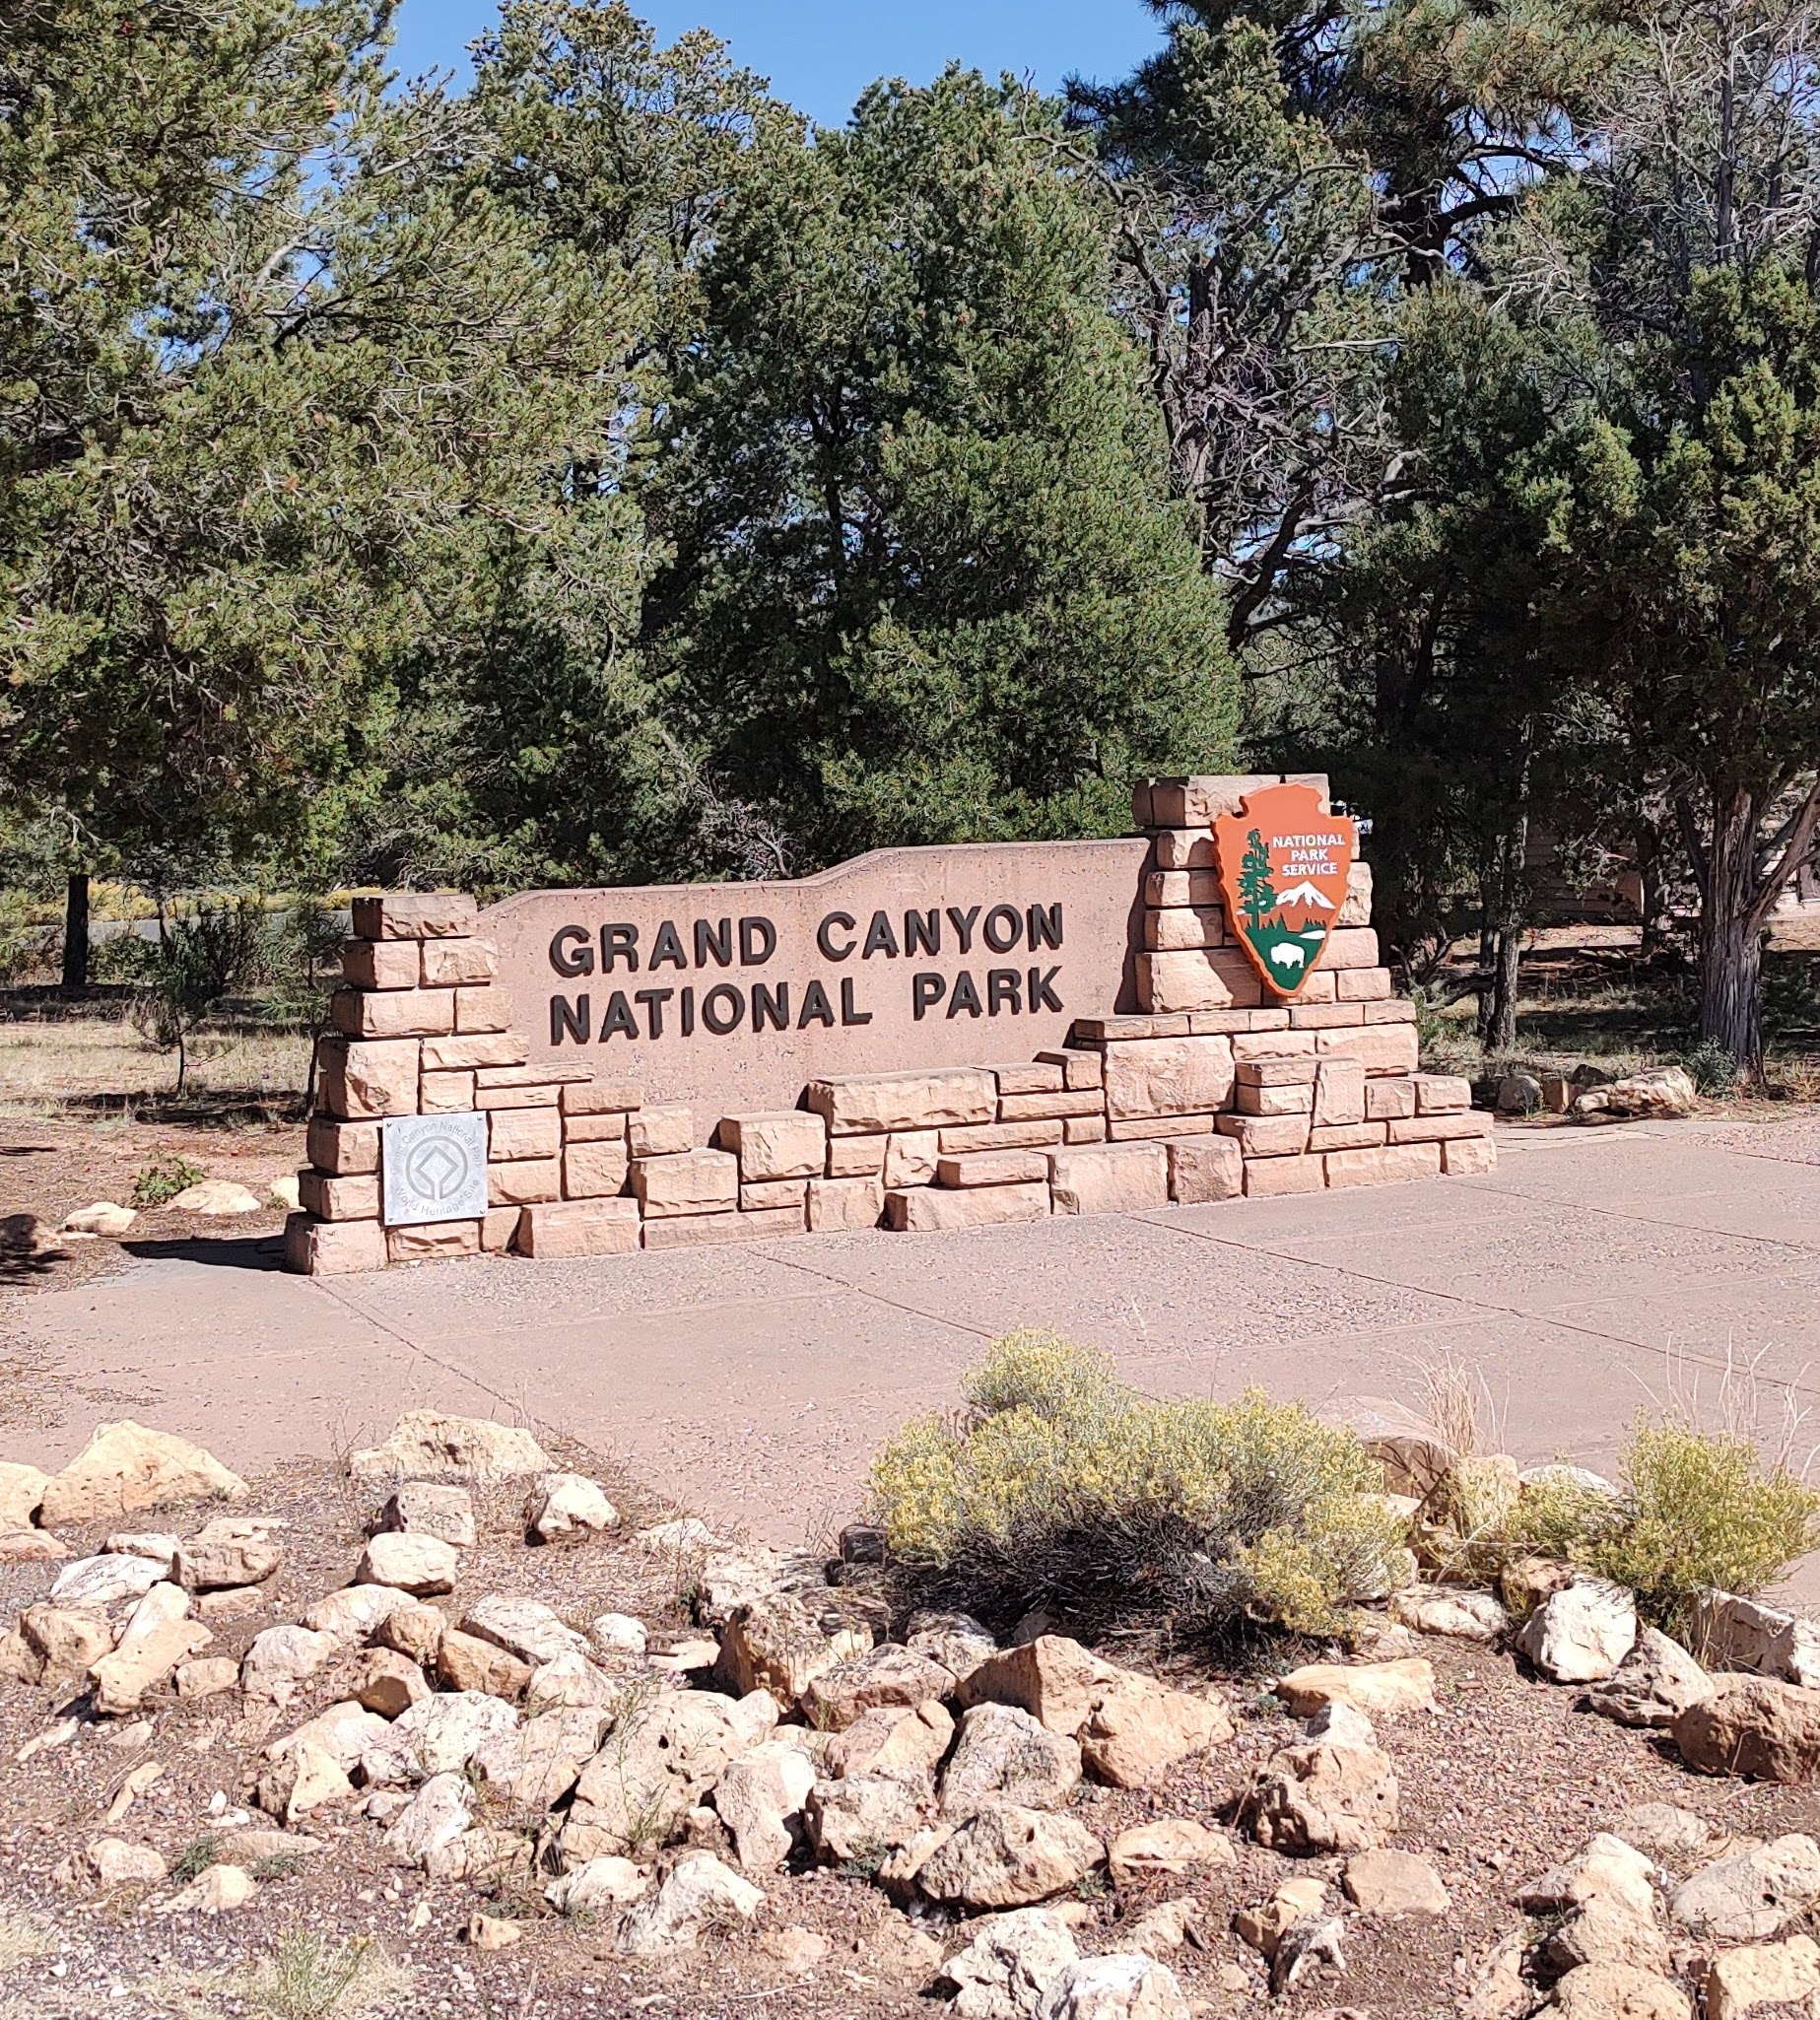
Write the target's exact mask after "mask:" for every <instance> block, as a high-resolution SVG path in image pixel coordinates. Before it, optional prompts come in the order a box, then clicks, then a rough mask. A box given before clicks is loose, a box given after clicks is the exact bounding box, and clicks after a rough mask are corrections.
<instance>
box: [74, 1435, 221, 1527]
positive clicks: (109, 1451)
mask: <svg viewBox="0 0 1820 2020" xmlns="http://www.w3.org/2000/svg"><path fill="white" fill-rule="evenodd" d="M246 1493H248V1487H246V1483H244V1481H242V1479H240V1477H238V1474H236V1472H229V1468H227V1466H225V1464H220V1460H218V1458H214V1456H212V1454H210V1452H204V1450H202V1447H200V1445H190V1441H188V1439H173V1437H169V1432H164V1430H148V1428H146V1426H144V1424H135V1422H133V1420H131V1418H123V1420H121V1422H117V1424H103V1426H101V1428H99V1430H97V1432H95V1437H93V1439H91V1441H89V1443H87V1447H85V1448H83V1452H81V1454H79V1456H77V1458H73V1460H71V1462H69V1464H67V1466H65V1468H63V1470H60V1472H54V1474H52V1477H50V1479H48V1481H46V1483H44V1495H42V1501H40V1505H38V1521H40V1525H42V1527H46V1529H58V1527H63V1525H65V1523H87V1521H107V1519H109V1517H113V1515H127V1513H131V1511H133V1509H150V1507H160V1505H164V1503H169V1501H244V1497H246Z"/></svg>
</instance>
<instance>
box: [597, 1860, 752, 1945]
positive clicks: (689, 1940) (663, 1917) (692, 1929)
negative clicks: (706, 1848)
mask: <svg viewBox="0 0 1820 2020" xmlns="http://www.w3.org/2000/svg"><path fill="white" fill-rule="evenodd" d="M764 1905H765V1896H764V1895H763V1894H762V1893H761V1892H760V1891H759V1889H758V1888H757V1887H755V1886H754V1885H753V1884H752V1882H751V1881H750V1880H744V1879H741V1878H740V1876H739V1874H738V1873H736V1872H734V1871H732V1870H731V1869H730V1868H729V1867H727V1866H724V1865H722V1864H721V1862H720V1860H719V1859H717V1858H716V1857H715V1856H714V1855H713V1853H712V1852H684V1853H683V1854H682V1856H681V1857H680V1858H679V1859H678V1860H677V1861H676V1863H675V1864H674V1865H673V1866H672V1867H671V1868H670V1870H669V1872H668V1874H667V1875H666V1876H665V1878H664V1880H663V1882H662V1884H661V1885H660V1886H659V1887H658V1888H657V1889H656V1891H655V1892H654V1893H649V1894H646V1895H645V1896H644V1898H643V1899H642V1900H640V1901H637V1902H635V1903H634V1904H633V1905H632V1907H631V1908H629V1909H627V1911H626V1912H625V1913H624V1914H623V1915H622V1916H621V1917H620V1919H619V1924H618V1926H617V1928H616V1929H615V1931H614V1936H613V1947H614V1948H615V1949H616V1950H618V1951H619V1952H620V1954H621V1955H622V1956H626V1957H655V1956H662V1955H663V1954H664V1953H665V1952H667V1951H671V1950H693V1949H694V1948H695V1946H696V1940H697V1938H698V1937H699V1936H700V1935H701V1933H702V1931H703V1930H704V1929H706V1928H708V1927H710V1926H713V1925H715V1924H717V1923H723V1922H728V1921H751V1920H753V1919H755V1918H756V1917H757V1915H758V1912H759V1910H760V1909H761V1908H763V1907H764Z"/></svg>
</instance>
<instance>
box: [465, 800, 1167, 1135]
mask: <svg viewBox="0 0 1820 2020" xmlns="http://www.w3.org/2000/svg"><path fill="white" fill-rule="evenodd" d="M1149 852H1150V843H1149V841H1148V839H1147V838H1145V837H1143V836H1132V837H1129V838H1127V839H1125V840H1122V841H1116V842H982V843H964V844H958V845H955V846H950V847H938V848H895V849H881V850H879V851H877V852H875V853H874V854H871V855H864V856H859V857H857V858H855V859H854V860H853V861H852V862H848V863H842V864H840V865H839V866H838V867H837V868H835V869H831V870H825V871H823V872H822V873H821V874H820V875H819V876H814V877H804V878H801V879H798V880H796V881H793V882H788V883H758V884H744V883H742V884H683V885H654V886H653V885H645V886H640V887H622V888H616V889H610V890H595V891H534V892H527V893H525V894H523V895H522V896H519V897H515V898H508V899H506V901H505V902H504V903H503V904H501V905H497V906H494V907H493V908H492V909H489V910H487V911H485V912H483V913H482V914H481V917H480V924H479V929H480V931H481V933H482V934H484V935H485V936H486V937H487V938H489V939H491V940H492V941H493V942H494V943H495V944H496V945H497V946H498V948H499V952H500V976H499V979H500V981H501V982H502V983H504V984H505V985H506V988H508V989H509V990H510V992H511V998H512V1004H513V1009H514V1023H515V1025H516V1028H517V1029H519V1030H521V1031H523V1032H525V1033H526V1035H527V1036H528V1038H529V1040H530V1043H531V1056H532V1058H533V1059H534V1060H537V1061H542V1062H547V1063H550V1064H553V1065H559V1066H586V1067H587V1068H589V1069H590V1070H591V1071H592V1072H593V1073H594V1074H595V1075H597V1076H600V1077H603V1078H606V1077H617V1076H624V1077H625V1078H627V1079H633V1080H637V1081H639V1082H640V1084H641V1085H642V1087H643V1089H644V1099H645V1101H646V1102H647V1103H648V1102H691V1103H694V1104H695V1105H696V1107H697V1110H698V1115H697V1120H698V1124H699V1126H700V1128H701V1130H702V1131H703V1132H704V1133H706V1131H707V1130H708V1129H710V1128H711V1127H712V1126H713V1123H714V1120H715V1118H716V1117H718V1116H720V1115H723V1114H726V1113H728V1112H730V1111H735V1110H760V1109H787V1108H792V1107H794V1106H795V1104H796V1101H797V1098H798V1096H799V1095H800V1093H801V1091H802V1087H803V1084H804V1082H805V1081H807V1080H809V1079H811V1078H813V1077H816V1076H818V1075H838V1074H855V1073H867V1072H890V1071H894V1070H897V1069H900V1068H908V1067H922V1066H960V1065H971V1064H975V1063H977V1062H978V1061H980V1060H993V1059H1000V1058H1003V1059H1029V1058H1031V1057H1032V1056H1033V1055H1034V1054H1035V1053H1036V1052H1037V1051H1039V1050H1041V1049H1043V1048H1045V1047H1047V1046H1054V1045H1060V1044H1065V1043H1066V1041H1067V1036H1068V1030H1069V1027H1070V1026H1071V1024H1072V1023H1073V1022H1074V1020H1075V1018H1077V1017H1084V1016H1092V1017H1104V1016H1108V1015H1111V1014H1112V1013H1113V1012H1114V1011H1119V1012H1123V1011H1128V1010H1131V1009H1134V1008H1135V1007H1136V995H1135V962H1134V954H1135V951H1136V948H1137V944H1138V941H1139V940H1140V938H1141V930H1140V928H1141V920H1142V911H1143V884H1144V870H1145V868H1146V865H1147V862H1148V858H1149Z"/></svg>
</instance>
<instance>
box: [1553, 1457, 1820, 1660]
mask: <svg viewBox="0 0 1820 2020" xmlns="http://www.w3.org/2000/svg"><path fill="white" fill-rule="evenodd" d="M1623 1478H1624V1488H1625V1494H1624V1502H1623V1505H1622V1511H1621V1514H1620V1516H1619V1518H1618V1519H1617V1520H1616V1521H1613V1522H1610V1523H1608V1524H1607V1525H1606V1526H1605V1527H1604V1528H1603V1529H1602V1530H1595V1531H1594V1533H1593V1535H1592V1537H1591V1539H1590V1548H1589V1549H1588V1551H1587V1553H1586V1555H1587V1559H1588V1561H1589V1563H1590V1564H1591V1567H1592V1569H1593V1570H1594V1571H1596V1572H1598V1573H1600V1574H1601V1575H1602V1576H1603V1577H1605V1578H1608V1579H1615V1580H1616V1581H1617V1582H1619V1583H1620V1584H1624V1585H1630V1586H1633V1587H1634V1588H1635V1590H1636V1593H1637V1603H1638V1606H1639V1608H1640V1610H1641V1611H1642V1612H1643V1613H1644V1614H1645V1615H1646V1616H1647V1617H1648V1618H1649V1619H1651V1620H1652V1621H1654V1622H1655V1623H1656V1625H1657V1626H1659V1627H1664V1628H1666V1629H1668V1630H1669V1631H1670V1632H1675V1633H1682V1632H1685V1630H1686V1627H1687V1622H1688V1611H1689V1603H1690V1601H1691V1599H1692V1596H1693V1594H1694V1592H1695V1591H1696V1589H1697V1588H1698V1587H1700V1586H1702V1585H1718V1586H1719V1588H1720V1589H1721V1590H1723V1591H1727V1592H1742V1593H1746V1594H1748V1593H1752V1592H1761V1591H1762V1590H1763V1588H1764V1586H1766V1585H1771V1584H1774V1583H1775V1582H1776V1581H1777V1580H1778V1579H1779V1578H1781V1577H1782V1575H1783V1574H1784V1573H1785V1572H1786V1570H1787V1569H1788V1567H1789V1566H1790V1565H1791V1564H1793V1563H1794V1561H1795V1560H1796V1558H1799V1557H1804V1556H1805V1555H1806V1554H1807V1552H1808V1551H1810V1550H1812V1549H1813V1548H1814V1547H1815V1546H1816V1545H1817V1544H1820V1494H1817V1493H1816V1492H1815V1491H1814V1490H1813V1489H1812V1488H1811V1487H1809V1486H1807V1485H1806V1484H1805V1483H1804V1482H1803V1481H1800V1480H1797V1479H1796V1478H1795V1477H1794V1475H1793V1474H1792V1473H1790V1472H1789V1471H1787V1469H1786V1467H1782V1466H1772V1467H1770V1468H1768V1469H1766V1468H1765V1466H1764V1464H1763V1461H1762V1459H1761V1457H1760V1456H1759V1454H1758V1452H1757V1448H1756V1447H1755V1446H1753V1445H1752V1444H1750V1442H1749V1441H1748V1440H1746V1439H1743V1438H1736V1437H1733V1436H1730V1435H1729V1434H1726V1433H1722V1432H1702V1431H1696V1430H1694V1429H1693V1428H1692V1427H1691V1426H1690V1425H1687V1424H1684V1423H1678V1422H1673V1421H1669V1422H1664V1423H1657V1424H1649V1423H1643V1424H1639V1425H1638V1427H1637V1429H1636V1430H1635V1431H1634V1432H1633V1433H1632V1436H1631V1440H1630V1443H1629V1444H1628V1445H1627V1446H1626V1447H1625V1449H1624V1469H1623Z"/></svg>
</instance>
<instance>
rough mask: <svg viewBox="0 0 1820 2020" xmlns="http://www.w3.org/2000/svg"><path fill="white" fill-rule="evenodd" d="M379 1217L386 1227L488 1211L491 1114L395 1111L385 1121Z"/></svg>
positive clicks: (462, 1217)
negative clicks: (416, 1113) (411, 1113)
mask: <svg viewBox="0 0 1820 2020" xmlns="http://www.w3.org/2000/svg"><path fill="white" fill-rule="evenodd" d="M384 1129H385V1137H384V1144H383V1148H382V1156H381V1176H382V1178H383V1181H384V1182H383V1186H382V1189H381V1197H380V1205H379V1218H380V1220H381V1221H382V1222H383V1224H384V1225H385V1226H386V1227H388V1228H420V1227H427V1226H429V1225H430V1224H431V1223H432V1222H434V1221H459V1220H468V1219H478V1218H479V1217H480V1216H481V1215H482V1214H484V1213H485V1212H486V1211H487V1117H486V1115H485V1114H465V1115H393V1116H392V1117H391V1118H390V1119H389V1120H388V1121H387V1122H386V1123H385V1125H384Z"/></svg>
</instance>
